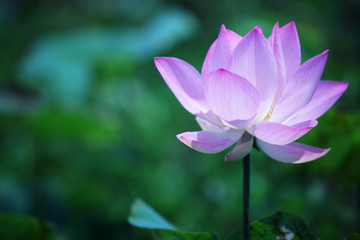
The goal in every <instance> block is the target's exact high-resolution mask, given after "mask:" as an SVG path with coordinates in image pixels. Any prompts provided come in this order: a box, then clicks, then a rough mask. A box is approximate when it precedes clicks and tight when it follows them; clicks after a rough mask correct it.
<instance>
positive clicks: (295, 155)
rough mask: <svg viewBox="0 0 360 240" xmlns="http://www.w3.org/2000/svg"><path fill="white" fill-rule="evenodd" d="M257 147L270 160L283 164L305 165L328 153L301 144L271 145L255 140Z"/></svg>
mask: <svg viewBox="0 0 360 240" xmlns="http://www.w3.org/2000/svg"><path fill="white" fill-rule="evenodd" d="M257 144H258V145H259V147H260V148H261V149H262V150H263V151H264V152H265V153H266V154H267V155H268V156H269V157H271V158H272V159H275V160H277V161H280V162H284V163H305V162H309V161H312V160H315V159H317V158H320V157H322V156H324V155H325V154H327V153H328V152H329V151H330V148H328V149H321V148H316V147H312V146H309V145H305V144H301V143H295V142H294V143H290V144H287V145H281V146H280V145H273V144H269V143H267V142H263V141H261V140H257Z"/></svg>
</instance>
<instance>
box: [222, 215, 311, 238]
mask: <svg viewBox="0 0 360 240" xmlns="http://www.w3.org/2000/svg"><path fill="white" fill-rule="evenodd" d="M250 228H251V239H252V240H260V239H261V240H270V239H272V240H273V239H284V240H285V239H292V240H300V239H302V240H318V238H317V237H316V236H315V235H314V234H313V233H311V231H310V230H309V228H308V227H307V226H306V224H305V222H304V220H302V219H301V218H300V217H297V216H295V215H292V214H290V213H285V212H277V213H276V214H274V215H271V216H269V217H266V218H264V219H261V220H258V221H254V222H252V223H251V224H250ZM242 234H243V231H242V230H239V231H237V232H235V233H233V234H232V235H231V236H229V237H228V238H226V240H239V239H242Z"/></svg>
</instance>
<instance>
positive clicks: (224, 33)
mask: <svg viewBox="0 0 360 240" xmlns="http://www.w3.org/2000/svg"><path fill="white" fill-rule="evenodd" d="M238 36H239V35H238ZM239 37H240V36H239ZM240 39H241V37H240ZM240 39H237V37H236V35H235V33H230V34H229V32H228V30H226V28H225V26H224V25H222V26H221V29H220V33H219V36H218V38H217V40H216V41H215V42H214V43H213V44H212V46H211V47H210V49H209V51H208V53H207V55H206V58H205V60H204V64H203V67H202V70H201V74H202V75H203V76H204V75H206V74H207V73H210V72H212V71H214V70H217V69H219V68H225V69H229V68H230V64H231V53H232V45H234V44H235V42H237V41H240Z"/></svg>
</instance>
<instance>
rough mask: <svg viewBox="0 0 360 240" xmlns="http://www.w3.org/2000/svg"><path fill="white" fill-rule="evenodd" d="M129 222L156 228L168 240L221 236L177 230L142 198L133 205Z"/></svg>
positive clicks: (193, 239) (157, 233) (143, 226)
mask: <svg viewBox="0 0 360 240" xmlns="http://www.w3.org/2000/svg"><path fill="white" fill-rule="evenodd" d="M128 221H129V223H130V224H131V225H133V226H135V227H141V228H149V229H153V230H155V234H156V236H157V237H158V238H160V239H166V240H218V239H219V238H218V237H217V236H216V235H215V234H213V233H208V232H186V231H181V230H177V229H176V227H175V226H174V225H172V224H171V223H169V222H168V221H166V220H165V219H164V218H163V217H162V216H161V215H160V214H158V213H157V212H156V211H155V210H154V209H152V208H151V207H150V206H149V205H148V204H147V203H145V202H144V201H143V200H141V199H136V200H135V201H134V203H133V204H132V206H131V215H130V216H129V219H128Z"/></svg>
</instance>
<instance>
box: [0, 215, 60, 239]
mask: <svg viewBox="0 0 360 240" xmlns="http://www.w3.org/2000/svg"><path fill="white" fill-rule="evenodd" d="M52 231H53V229H52V227H51V226H50V225H49V224H47V223H45V222H43V221H41V220H39V219H37V218H34V217H30V216H23V215H17V214H5V213H2V214H0V236H1V239H2V240H18V239H27V240H51V239H53V234H52Z"/></svg>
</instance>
